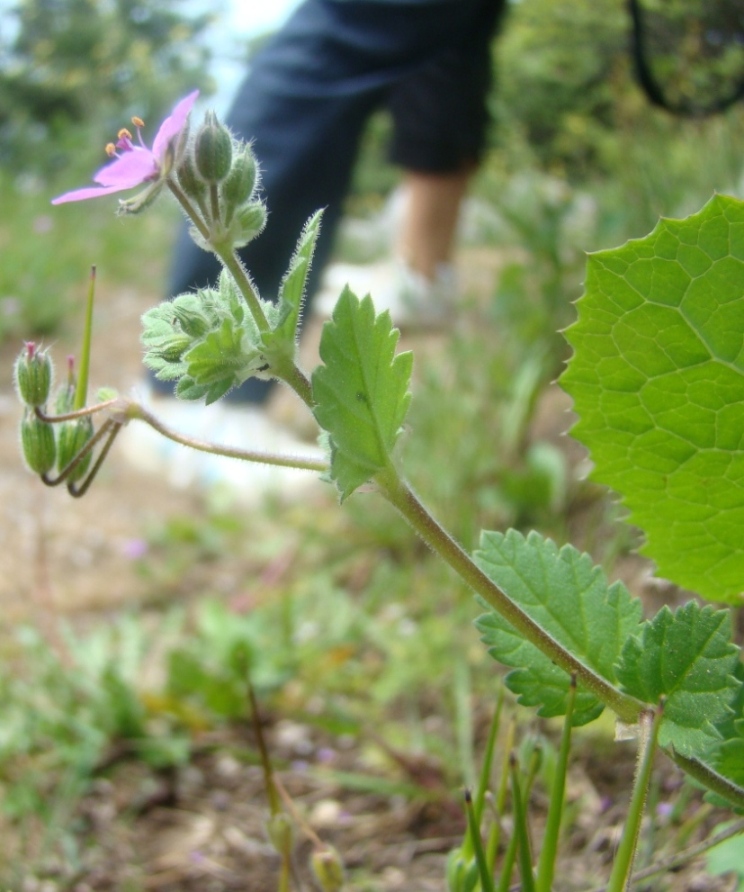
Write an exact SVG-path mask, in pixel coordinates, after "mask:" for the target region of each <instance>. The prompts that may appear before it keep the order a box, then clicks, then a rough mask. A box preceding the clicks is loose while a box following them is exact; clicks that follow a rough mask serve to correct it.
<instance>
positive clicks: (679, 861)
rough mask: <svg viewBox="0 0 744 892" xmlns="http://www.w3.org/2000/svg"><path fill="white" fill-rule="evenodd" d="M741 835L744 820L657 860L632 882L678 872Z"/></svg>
mask: <svg viewBox="0 0 744 892" xmlns="http://www.w3.org/2000/svg"><path fill="white" fill-rule="evenodd" d="M740 833H744V818H742V819H741V820H739V821H735V822H734V823H733V824H731V826H730V827H727V828H726V829H725V830H721V832H720V833H716V835H715V836H710V837H708V838H707V839H704V840H703V841H702V842H699V843H696V844H695V845H694V846H690V847H689V848H687V849H683V850H682V851H681V852H676V853H675V854H674V855H672V856H671V857H669V858H664V859H662V860H661V861H659V860H657V861H656V862H655V863H654V864H652V865H650V866H649V867H644V868H643V870H637V871H636V872H635V873H634V874H633V876H632V877H631V880H632V881H633V883H640V882H641V881H642V880H647V879H649V877H652V876H655V875H656V874H659V873H666V872H667V871H670V870H678V869H679V868H680V867H684V866H685V864H688V863H689V862H690V861H692V859H693V858H697V857H698V856H699V855H704V854H705V853H706V852H707V851H709V850H710V849H712V848H713V847H714V846H717V845H719V844H720V843H722V842H725V841H726V840H727V839H731V838H732V837H733V836H738V834H740ZM591 892H607V886H597V887H596V888H594V889H592V890H591Z"/></svg>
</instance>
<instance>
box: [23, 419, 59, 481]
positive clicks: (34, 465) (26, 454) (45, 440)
mask: <svg viewBox="0 0 744 892" xmlns="http://www.w3.org/2000/svg"><path fill="white" fill-rule="evenodd" d="M21 448H22V449H23V458H24V459H25V461H26V464H27V465H28V467H29V470H31V471H33V473H34V474H40V475H41V474H48V473H49V471H51V470H52V468H53V467H54V462H55V460H56V457H57V448H56V443H55V440H54V430H53V429H52V425H51V424H48V423H47V422H46V421H42V420H41V418H37V416H36V414H35V413H34V412H33V411H32V410H30V409H26V411H25V412H24V413H23V419H22V420H21Z"/></svg>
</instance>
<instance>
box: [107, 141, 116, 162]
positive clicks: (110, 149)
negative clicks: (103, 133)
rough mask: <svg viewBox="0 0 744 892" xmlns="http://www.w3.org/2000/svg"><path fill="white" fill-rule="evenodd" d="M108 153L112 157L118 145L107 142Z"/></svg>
mask: <svg viewBox="0 0 744 892" xmlns="http://www.w3.org/2000/svg"><path fill="white" fill-rule="evenodd" d="M106 154H107V155H108V156H109V157H110V158H111V157H113V156H114V155H115V154H116V146H115V145H114V144H113V143H112V142H109V143H106Z"/></svg>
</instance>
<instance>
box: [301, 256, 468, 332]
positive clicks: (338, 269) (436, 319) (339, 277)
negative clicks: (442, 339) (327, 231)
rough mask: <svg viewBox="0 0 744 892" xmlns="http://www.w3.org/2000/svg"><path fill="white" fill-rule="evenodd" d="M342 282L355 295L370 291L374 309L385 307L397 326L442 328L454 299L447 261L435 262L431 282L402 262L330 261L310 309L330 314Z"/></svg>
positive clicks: (454, 279)
mask: <svg viewBox="0 0 744 892" xmlns="http://www.w3.org/2000/svg"><path fill="white" fill-rule="evenodd" d="M346 285H348V286H349V288H350V289H351V290H352V291H353V292H354V294H355V295H356V296H357V297H359V298H362V297H364V296H365V295H367V294H370V295H371V296H372V302H373V304H374V305H375V310H376V312H378V313H382V312H383V311H384V310H389V311H390V315H391V317H392V320H393V323H394V324H395V325H397V326H399V327H400V328H443V327H445V326H446V325H448V324H449V323H450V321H451V319H452V315H453V313H454V310H455V304H456V302H457V274H456V272H455V268H454V267H453V266H452V264H449V263H442V264H440V265H439V267H438V269H437V276H436V278H435V279H434V280H433V281H432V280H430V279H427V278H426V277H425V276H423V275H421V273H419V272H416V270H413V269H411V268H410V267H409V266H408V265H407V264H405V263H403V262H402V261H397V262H394V261H389V260H387V261H382V262H378V263H371V264H367V265H364V266H359V265H354V264H350V263H334V264H331V266H329V267H328V269H327V270H326V271H325V273H324V275H323V279H322V282H321V289H320V292H319V294H318V295H317V297H316V298H315V300H314V301H313V309H314V311H315V312H316V313H318V314H320V315H321V316H324V317H327V318H328V317H330V316H331V315H332V314H333V309H334V307H335V306H336V302H337V301H338V298H339V296H340V295H341V292H342V291H343V289H344V287H345V286H346Z"/></svg>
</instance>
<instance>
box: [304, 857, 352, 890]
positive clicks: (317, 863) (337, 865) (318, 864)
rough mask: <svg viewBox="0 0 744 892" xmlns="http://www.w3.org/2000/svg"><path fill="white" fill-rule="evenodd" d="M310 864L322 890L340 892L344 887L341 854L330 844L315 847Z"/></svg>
mask: <svg viewBox="0 0 744 892" xmlns="http://www.w3.org/2000/svg"><path fill="white" fill-rule="evenodd" d="M310 865H311V867H312V869H313V873H314V874H315V878H316V879H317V881H318V885H319V886H320V888H321V889H322V890H323V892H341V890H342V889H343V887H344V866H343V864H342V863H341V856H340V855H339V854H338V852H337V851H336V850H335V849H334V848H333V847H332V846H326V847H325V848H323V849H316V850H315V851H314V852H313V853H312V855H311V856H310Z"/></svg>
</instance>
